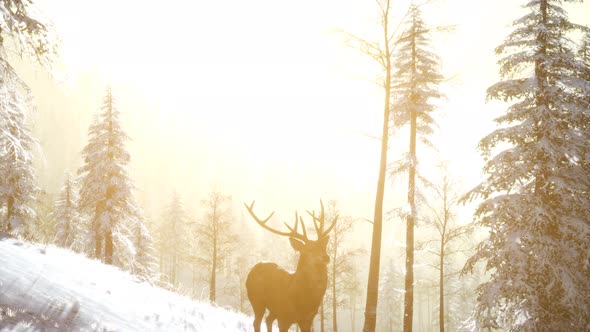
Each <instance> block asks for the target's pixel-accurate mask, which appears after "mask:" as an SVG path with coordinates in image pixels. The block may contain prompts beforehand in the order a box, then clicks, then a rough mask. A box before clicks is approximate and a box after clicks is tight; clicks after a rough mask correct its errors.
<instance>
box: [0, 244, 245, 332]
mask: <svg viewBox="0 0 590 332" xmlns="http://www.w3.org/2000/svg"><path fill="white" fill-rule="evenodd" d="M251 326H252V319H251V318H250V317H246V316H244V315H242V314H239V313H235V312H229V311H226V310H224V309H221V308H214V307H211V306H210V305H208V304H205V303H199V302H194V301H191V300H190V299H188V298H186V297H183V296H180V295H178V294H175V293H172V292H169V291H166V290H163V289H161V288H158V287H155V286H151V285H149V284H148V283H145V282H140V281H138V280H137V279H136V278H135V277H133V276H131V275H129V274H128V273H125V272H122V271H120V270H119V269H117V268H115V267H112V266H107V265H103V264H101V263H99V262H97V261H94V260H90V259H87V258H85V257H83V256H81V255H77V254H74V253H72V252H70V251H67V250H64V249H60V248H55V247H51V246H50V247H47V248H44V247H40V246H37V245H33V244H29V243H27V242H22V241H18V240H15V239H11V238H8V237H7V236H5V235H3V234H1V233H0V332H8V331H40V332H41V331H141V332H147V331H249V330H251V329H252V328H251Z"/></svg>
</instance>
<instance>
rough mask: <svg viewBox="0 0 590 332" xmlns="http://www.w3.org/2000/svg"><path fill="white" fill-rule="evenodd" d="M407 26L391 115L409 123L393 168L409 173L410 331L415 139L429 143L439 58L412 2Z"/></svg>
mask: <svg viewBox="0 0 590 332" xmlns="http://www.w3.org/2000/svg"><path fill="white" fill-rule="evenodd" d="M408 17H409V20H408V21H407V25H408V27H407V29H406V30H405V32H404V33H403V35H402V36H401V38H400V39H399V40H398V51H397V53H396V56H395V58H394V67H395V68H396V71H395V72H394V75H393V77H394V81H395V82H396V83H395V84H394V87H393V89H392V95H393V106H392V109H393V117H394V122H395V125H396V127H402V126H406V125H409V126H410V140H409V141H410V146H409V152H408V154H407V157H406V158H405V160H404V161H402V162H401V163H400V164H399V166H398V167H397V169H396V170H394V172H396V173H398V172H402V171H403V172H407V173H408V211H407V213H406V215H405V217H406V274H405V297H404V331H412V321H413V301H414V298H413V294H414V286H413V285H414V268H413V266H414V224H415V222H416V178H417V176H418V174H417V169H418V157H417V140H418V139H419V140H420V141H421V142H423V143H425V144H427V145H428V146H431V143H430V141H429V139H428V136H429V135H430V134H431V133H432V131H433V126H434V119H433V118H432V116H431V113H432V112H433V111H434V109H435V106H434V105H433V104H432V102H433V100H435V99H438V98H441V97H442V96H441V94H440V92H439V91H438V85H439V83H440V82H441V81H442V76H441V75H440V73H439V67H440V65H439V62H440V61H439V58H438V57H437V56H436V55H435V54H434V53H432V52H431V51H430V45H429V33H430V31H431V30H430V28H428V27H427V26H426V24H425V23H424V21H423V20H422V18H421V12H420V10H419V8H418V7H417V6H415V5H412V6H411V7H410V12H409V16H408Z"/></svg>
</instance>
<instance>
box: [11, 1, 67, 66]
mask: <svg viewBox="0 0 590 332" xmlns="http://www.w3.org/2000/svg"><path fill="white" fill-rule="evenodd" d="M33 2H34V1H33V0H0V48H3V47H4V41H5V40H10V41H11V43H10V44H11V47H12V50H13V51H16V52H17V53H18V55H20V56H21V57H23V56H27V57H31V58H33V59H34V60H36V61H37V62H38V63H40V64H42V65H49V64H50V62H51V61H52V57H53V55H55V53H56V46H57V43H56V39H57V38H56V36H55V31H54V29H53V28H52V27H51V25H50V24H48V23H49V22H48V20H45V19H43V18H42V17H40V16H41V15H39V13H38V10H37V8H35V5H34V3H33Z"/></svg>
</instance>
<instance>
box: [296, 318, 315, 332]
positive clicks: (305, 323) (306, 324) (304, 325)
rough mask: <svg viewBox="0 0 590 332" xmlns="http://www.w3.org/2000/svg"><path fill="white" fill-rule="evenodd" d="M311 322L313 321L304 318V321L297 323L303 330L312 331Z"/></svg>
mask: <svg viewBox="0 0 590 332" xmlns="http://www.w3.org/2000/svg"><path fill="white" fill-rule="evenodd" d="M311 322H312V321H310V320H304V321H301V322H299V323H297V325H299V328H300V329H301V332H310V331H311Z"/></svg>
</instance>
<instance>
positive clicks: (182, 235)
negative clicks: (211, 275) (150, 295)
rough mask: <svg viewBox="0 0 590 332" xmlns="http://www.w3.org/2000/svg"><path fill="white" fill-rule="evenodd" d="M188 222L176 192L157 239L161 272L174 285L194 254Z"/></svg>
mask: <svg viewBox="0 0 590 332" xmlns="http://www.w3.org/2000/svg"><path fill="white" fill-rule="evenodd" d="M188 222H189V219H188V215H187V213H186V211H185V209H184V204H183V203H182V198H181V197H180V195H179V194H178V193H176V192H174V193H173V195H172V198H171V200H170V203H169V204H168V205H167V206H166V208H165V209H164V213H163V215H162V218H161V220H160V224H159V225H158V227H157V229H158V238H157V240H156V243H157V247H158V252H159V256H160V257H159V259H160V273H161V275H162V277H166V278H167V281H168V282H169V283H170V284H171V285H172V286H174V287H178V286H179V283H178V282H179V269H180V266H181V265H183V264H182V263H183V262H185V261H186V259H187V258H188V257H189V256H190V255H193V253H189V250H188V248H190V246H189V242H188V236H189V234H190V233H189V229H188ZM195 242H196V241H195ZM194 264H195V263H194V262H193V265H194ZM195 272H196V271H194V270H193V278H195V275H194V274H195ZM193 283H194V282H193Z"/></svg>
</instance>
